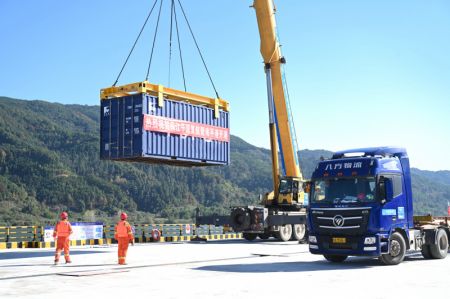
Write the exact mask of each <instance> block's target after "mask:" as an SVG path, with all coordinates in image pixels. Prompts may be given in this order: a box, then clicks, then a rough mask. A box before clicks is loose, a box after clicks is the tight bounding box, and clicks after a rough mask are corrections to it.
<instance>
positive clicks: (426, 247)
mask: <svg viewBox="0 0 450 299" xmlns="http://www.w3.org/2000/svg"><path fill="white" fill-rule="evenodd" d="M422 256H423V258H425V259H431V258H432V256H431V252H430V245H426V244H423V245H422Z"/></svg>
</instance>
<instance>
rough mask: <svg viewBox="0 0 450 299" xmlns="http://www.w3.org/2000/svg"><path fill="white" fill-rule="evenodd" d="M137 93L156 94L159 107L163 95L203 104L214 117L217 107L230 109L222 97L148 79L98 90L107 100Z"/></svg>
mask: <svg viewBox="0 0 450 299" xmlns="http://www.w3.org/2000/svg"><path fill="white" fill-rule="evenodd" d="M138 93H148V94H151V95H153V96H157V97H158V106H159V107H163V106H164V97H165V98H167V99H171V100H176V101H184V102H188V103H191V104H194V105H205V106H208V107H211V108H214V117H215V118H218V117H219V109H222V110H224V111H229V109H230V107H229V104H228V102H227V101H225V100H223V99H220V98H217V99H215V98H209V97H205V96H201V95H198V94H194V93H190V92H185V91H181V90H176V89H173V88H169V87H164V86H163V85H160V84H152V83H150V82H148V81H143V82H136V83H131V84H126V85H122V86H111V87H107V88H103V89H101V90H100V99H101V100H107V99H112V98H118V97H124V96H128V95H133V94H138Z"/></svg>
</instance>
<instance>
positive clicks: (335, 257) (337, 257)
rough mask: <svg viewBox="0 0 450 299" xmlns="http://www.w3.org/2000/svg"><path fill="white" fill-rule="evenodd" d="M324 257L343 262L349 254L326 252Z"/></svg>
mask: <svg viewBox="0 0 450 299" xmlns="http://www.w3.org/2000/svg"><path fill="white" fill-rule="evenodd" d="M323 257H324V258H326V259H327V261H329V262H332V263H342V262H343V261H345V260H346V259H347V257H348V255H338V254H324V255H323Z"/></svg>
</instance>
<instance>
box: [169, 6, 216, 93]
mask: <svg viewBox="0 0 450 299" xmlns="http://www.w3.org/2000/svg"><path fill="white" fill-rule="evenodd" d="M178 4H179V5H180V8H181V12H182V13H183V16H184V19H185V20H186V24H187V25H188V28H189V31H190V32H191V35H192V39H193V40H194V43H195V46H196V47H197V51H198V54H199V55H200V58H201V59H202V62H203V66H204V67H205V70H206V73H207V74H208V77H209V81H210V82H211V85H212V86H213V88H214V92H215V93H216V96H217V98H220V97H219V93H218V92H217V89H216V86H215V85H214V82H213V80H212V78H211V74H210V73H209V70H208V67H207V66H206V62H205V59H204V58H203V55H202V52H201V51H200V47H199V46H198V43H197V40H196V39H195V36H194V32H193V31H192V28H191V25H190V24H189V20H188V18H187V16H186V13H185V12H184V9H183V5H181V2H180V0H178Z"/></svg>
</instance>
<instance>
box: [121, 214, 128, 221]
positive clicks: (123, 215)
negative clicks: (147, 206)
mask: <svg viewBox="0 0 450 299" xmlns="http://www.w3.org/2000/svg"><path fill="white" fill-rule="evenodd" d="M127 218H128V215H127V213H125V212H122V213H121V214H120V219H121V220H127Z"/></svg>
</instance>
